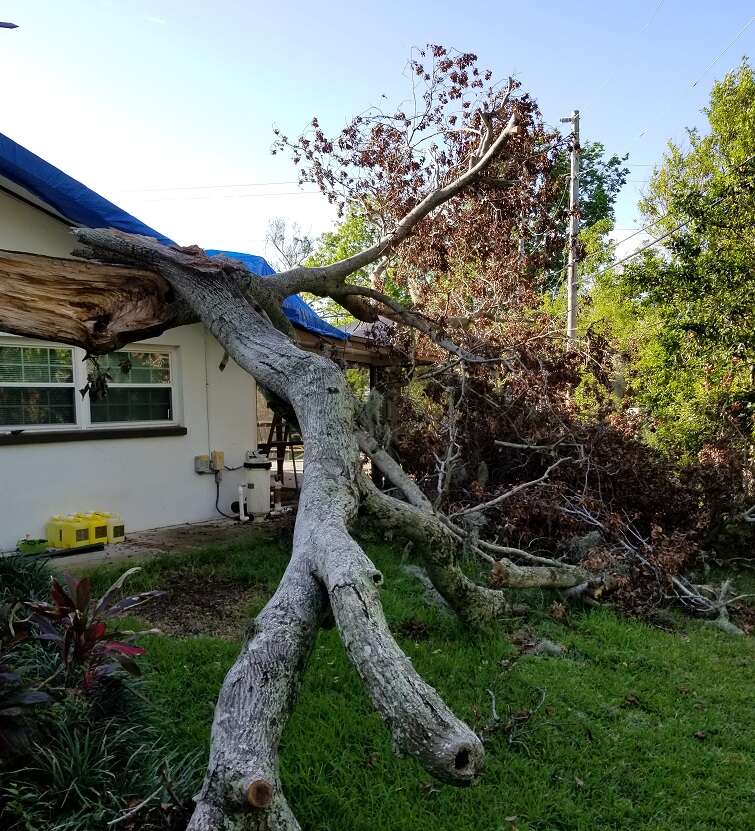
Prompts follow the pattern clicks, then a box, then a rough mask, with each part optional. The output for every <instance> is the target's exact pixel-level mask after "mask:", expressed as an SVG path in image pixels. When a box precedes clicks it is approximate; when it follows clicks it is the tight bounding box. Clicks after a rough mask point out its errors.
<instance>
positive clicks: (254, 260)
mask: <svg viewBox="0 0 755 831" xmlns="http://www.w3.org/2000/svg"><path fill="white" fill-rule="evenodd" d="M207 253H208V254H209V255H210V256H211V257H213V256H215V255H217V254H222V255H223V256H225V257H230V258H231V259H232V260H240V261H241V262H242V263H243V264H244V265H245V266H246V267H247V268H248V269H249V271H251V272H252V273H253V274H259V276H260V277H268V276H270V275H271V274H275V271H274V270H273V268H272V266H271V265H270V263H268V261H267V260H266V259H264V258H263V257H257V256H255V255H254V254H242V253H241V252H239V251H220V250H218V249H216V248H208V249H207ZM283 311H284V312H285V314H286V317H287V318H288V319H289V320H290V321H291V322H292V323H295V324H297V325H298V326H301V327H302V329H307V330H308V331H310V332H315V334H318V335H325V336H326V337H329V338H338V340H346V339H347V338H348V337H349V335H348V333H347V332H344V331H343V330H341V329H336V327H335V326H331V325H330V323H328V322H327V321H325V320H323V319H322V318H321V317H320V315H318V314H317V312H316V311H315V310H314V309H313V308H312V307H311V306H310V305H309V303H305V301H304V300H302V299H301V297H299V295H297V294H292V295H291V296H290V297H287V298H286V299H285V300H284V301H283Z"/></svg>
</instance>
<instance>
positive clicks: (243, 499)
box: [239, 485, 249, 522]
mask: <svg viewBox="0 0 755 831" xmlns="http://www.w3.org/2000/svg"><path fill="white" fill-rule="evenodd" d="M245 490H246V487H245V486H244V485H239V522H246V521H247V520H248V519H249V517H248V516H247V515H246V511H245V510H244V508H245V505H246V497H245V496H244V491H245Z"/></svg>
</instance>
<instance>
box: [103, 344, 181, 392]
mask: <svg viewBox="0 0 755 831" xmlns="http://www.w3.org/2000/svg"><path fill="white" fill-rule="evenodd" d="M97 360H98V361H99V364H100V366H101V367H102V368H103V369H106V370H107V371H108V372H109V373H110V375H111V376H112V378H113V383H114V384H169V383H170V354H169V353H168V352H126V351H123V352H111V353H110V354H109V355H103V356H102V357H101V358H98V359H97ZM124 369H126V370H127V371H126V372H124V371H123V370H124Z"/></svg>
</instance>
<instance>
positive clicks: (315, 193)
mask: <svg viewBox="0 0 755 831" xmlns="http://www.w3.org/2000/svg"><path fill="white" fill-rule="evenodd" d="M271 196H322V194H321V193H320V191H319V190H290V191H280V192H278V193H218V194H207V195H198V196H166V197H163V198H158V199H145V200H144V201H145V202H194V201H197V200H199V201H201V200H205V199H263V198H264V197H271Z"/></svg>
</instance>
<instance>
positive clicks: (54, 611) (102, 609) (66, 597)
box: [27, 568, 165, 687]
mask: <svg viewBox="0 0 755 831" xmlns="http://www.w3.org/2000/svg"><path fill="white" fill-rule="evenodd" d="M136 571H139V569H138V568H131V569H129V570H128V571H126V572H124V573H123V574H122V575H121V576H120V577H119V578H118V579H117V580H116V581H115V583H113V585H112V586H111V587H110V588H109V589H108V590H107V591H106V592H105V594H104V595H103V596H102V597H101V598H100V599H99V600H94V599H92V596H91V594H92V592H91V589H92V587H91V581H90V580H89V578H88V577H83V578H81V579H78V578H76V577H71V576H70V575H65V576H64V578H63V581H62V582H61V581H59V580H57V579H53V581H52V590H51V592H50V597H51V601H52V602H51V603H42V602H36V601H35V602H29V603H28V604H27V605H28V606H29V608H30V609H31V610H32V611H33V612H34V621H35V623H36V624H37V626H38V629H39V634H38V635H37V637H38V639H39V640H44V641H51V642H53V643H57V644H58V645H59V646H60V650H61V655H62V658H63V665H64V666H65V668H66V670H68V669H70V668H72V667H78V668H81V669H83V670H84V686H85V687H87V686H90V685H92V684H94V683H96V682H97V681H98V680H100V679H101V678H102V677H104V676H107V675H112V673H113V672H116V671H117V670H118V669H119V668H123V669H125V670H126V671H127V672H129V673H131V674H132V675H138V674H139V667H138V665H137V664H136V662H135V661H134V658H135V657H136V656H138V655H142V654H144V649H143V648H142V647H140V646H134V645H133V643H132V641H133V639H134V638H135V637H136V635H137V634H138V633H134V632H119V631H108V624H107V620H108V619H109V618H112V617H115V616H117V615H122V614H125V613H127V612H131V611H132V610H133V609H136V608H138V607H140V606H143V605H144V604H145V603H148V602H150V601H151V600H153V599H154V598H156V597H160V596H162V595H164V594H165V592H161V591H146V592H141V593H139V594H135V595H131V596H130V597H124V598H122V599H120V600H119V599H118V597H119V594H120V590H121V588H122V587H123V584H124V583H125V582H126V580H127V579H128V577H129V576H130V575H132V574H133V573H134V572H136Z"/></svg>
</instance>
